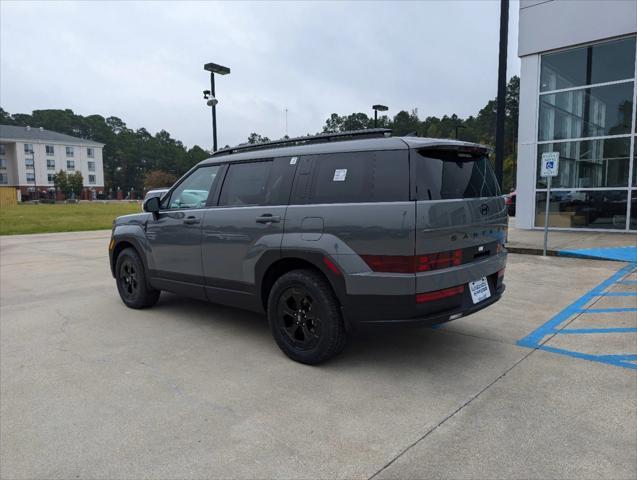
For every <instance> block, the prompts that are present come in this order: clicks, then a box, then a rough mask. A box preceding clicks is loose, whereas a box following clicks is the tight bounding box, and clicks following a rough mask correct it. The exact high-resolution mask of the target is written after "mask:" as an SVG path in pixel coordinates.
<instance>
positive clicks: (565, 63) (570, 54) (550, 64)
mask: <svg viewBox="0 0 637 480" xmlns="http://www.w3.org/2000/svg"><path fill="white" fill-rule="evenodd" d="M634 66H635V37H630V38H623V39H621V40H615V41H612V42H605V43H600V44H597V45H590V46H588V47H580V48H574V49H571V50H567V51H564V52H557V53H551V54H547V55H543V56H542V72H541V74H540V91H542V92H546V91H550V90H560V89H562V88H570V87H579V86H584V85H591V84H595V83H604V82H612V81H615V80H626V79H629V78H633V77H634V75H635V72H634V70H633V69H634Z"/></svg>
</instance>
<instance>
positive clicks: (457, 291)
mask: <svg viewBox="0 0 637 480" xmlns="http://www.w3.org/2000/svg"><path fill="white" fill-rule="evenodd" d="M463 293H464V285H458V286H457V287H451V288H445V289H443V290H436V291H435V292H427V293H417V294H416V303H427V302H433V301H435V300H441V299H443V298H449V297H455V296H456V295H462V294H463Z"/></svg>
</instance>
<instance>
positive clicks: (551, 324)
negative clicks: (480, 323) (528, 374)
mask: <svg viewBox="0 0 637 480" xmlns="http://www.w3.org/2000/svg"><path fill="white" fill-rule="evenodd" d="M635 267H637V264H634V263H631V264H628V265H626V266H624V267H623V268H621V269H619V271H617V272H616V273H615V274H613V275H612V276H611V277H610V278H607V279H606V280H604V281H603V282H602V283H600V284H599V285H597V286H596V287H595V288H593V289H592V290H590V291H589V292H588V293H585V294H584V295H582V296H581V297H580V298H578V299H577V300H575V301H574V302H573V303H571V304H570V305H569V306H568V307H566V308H565V309H564V310H562V311H561V312H559V313H558V314H557V315H555V316H554V317H553V318H551V319H550V320H549V321H548V322H546V323H545V324H544V325H542V326H541V327H540V328H538V329H537V330H535V331H534V332H531V333H530V334H529V335H527V336H526V337H524V338H523V339H521V340H518V342H517V343H518V345H520V346H522V347H529V348H536V347H537V346H538V345H539V344H540V342H541V341H542V339H543V338H544V337H546V336H547V335H551V334H553V333H555V332H556V331H557V330H556V327H557V326H559V325H560V324H561V323H563V322H564V321H566V320H568V319H569V318H570V317H572V316H573V315H575V314H577V313H581V311H582V310H583V308H584V307H585V306H586V304H587V303H588V302H590V301H591V300H593V299H594V298H595V297H597V296H598V294H599V293H602V292H603V291H604V290H606V289H607V288H608V287H610V286H611V285H613V284H614V283H615V282H616V281H618V280H621V279H622V278H624V277H625V276H626V275H628V274H629V273H630V272H632V270H633V269H634V268H635Z"/></svg>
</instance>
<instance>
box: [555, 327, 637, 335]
mask: <svg viewBox="0 0 637 480" xmlns="http://www.w3.org/2000/svg"><path fill="white" fill-rule="evenodd" d="M555 333H558V334H560V335H562V334H565V335H580V334H587V333H637V328H632V327H625V328H624V327H617V328H564V329H562V330H558V331H557V332H555Z"/></svg>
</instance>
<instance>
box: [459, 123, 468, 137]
mask: <svg viewBox="0 0 637 480" xmlns="http://www.w3.org/2000/svg"><path fill="white" fill-rule="evenodd" d="M459 128H467V127H465V126H464V125H460V124H459V123H458V124H456V140H458V129H459Z"/></svg>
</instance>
